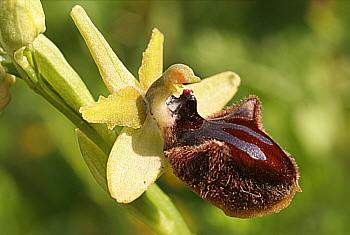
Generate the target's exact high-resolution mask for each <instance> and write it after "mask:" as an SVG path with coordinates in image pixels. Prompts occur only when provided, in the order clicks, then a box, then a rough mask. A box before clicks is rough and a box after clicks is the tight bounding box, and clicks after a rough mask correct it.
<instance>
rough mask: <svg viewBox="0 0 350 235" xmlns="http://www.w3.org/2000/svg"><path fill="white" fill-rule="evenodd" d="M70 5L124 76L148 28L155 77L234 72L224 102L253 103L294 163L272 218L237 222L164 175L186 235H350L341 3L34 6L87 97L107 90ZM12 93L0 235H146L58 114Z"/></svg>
mask: <svg viewBox="0 0 350 235" xmlns="http://www.w3.org/2000/svg"><path fill="white" fill-rule="evenodd" d="M76 4H80V5H82V6H83V7H84V8H85V9H86V11H87V13H88V14H89V16H90V17H91V19H92V20H93V22H94V23H95V24H96V26H97V27H98V28H99V29H100V30H101V32H102V33H103V34H104V36H105V37H106V39H107V40H108V41H109V43H110V44H111V45H112V47H113V48H114V50H115V51H116V52H117V54H118V56H119V57H120V59H121V60H122V61H123V62H124V64H125V65H126V66H127V67H128V68H129V70H130V71H131V72H132V73H133V74H134V75H137V71H138V67H139V66H140V64H141V54H142V52H143V51H144V50H145V48H146V46H147V43H148V41H149V38H150V35H151V30H152V28H154V27H157V28H158V29H159V30H160V31H161V32H162V33H164V35H165V48H164V63H165V64H164V67H165V68H167V67H168V66H170V65H171V64H174V63H184V64H188V65H190V66H191V67H192V68H193V69H194V71H195V73H196V74H197V75H198V76H200V77H202V78H205V77H208V76H211V75H213V74H216V73H219V72H222V71H227V70H230V71H234V72H236V73H238V74H239V75H240V76H241V79H242V84H241V86H240V88H239V91H238V93H237V94H236V96H235V97H234V99H233V101H232V102H234V101H237V100H240V99H242V98H243V97H246V96H248V95H249V94H256V95H258V96H259V97H260V98H261V100H262V103H263V106H264V115H263V123H264V127H265V129H266V130H267V132H268V133H269V134H270V135H271V136H273V138H274V139H275V140H276V142H278V143H279V144H280V145H281V146H282V147H283V148H285V149H286V150H287V151H289V152H290V153H291V154H292V156H293V157H294V158H295V159H296V161H297V163H298V165H299V168H300V174H301V178H300V185H301V187H302V189H303V193H297V194H296V196H295V198H294V200H293V202H292V203H291V205H290V206H289V207H288V208H287V209H284V210H283V211H281V212H280V213H278V214H273V215H269V216H265V217H262V218H260V217H259V218H253V219H246V220H242V219H236V218H230V217H227V216H225V215H224V214H223V212H222V211H221V210H219V209H217V208H216V207H214V206H211V205H210V204H209V203H206V202H205V201H203V200H202V199H201V198H199V197H198V196H197V195H195V194H194V193H192V192H191V191H190V190H189V189H188V188H187V186H186V185H185V184H183V183H181V182H180V181H178V180H177V179H176V178H175V177H174V176H173V175H172V173H171V171H168V172H167V173H166V174H165V175H163V176H162V177H161V179H160V180H158V183H159V185H160V187H161V188H162V189H163V190H164V191H165V192H166V193H167V194H168V195H169V196H170V197H171V198H172V200H173V201H174V202H175V204H176V205H177V207H178V208H179V209H180V210H181V211H182V213H183V214H184V216H185V218H186V220H187V221H188V223H189V224H190V226H191V228H192V230H193V232H194V233H196V234H348V233H349V232H350V223H349V221H350V212H349V211H350V202H349V195H350V182H349V181H350V127H349V126H350V92H349V91H350V79H349V76H350V2H348V1H326V0H324V1H310V0H309V1H188V2H186V1H181V2H180V1H170V2H167V1H152V2H143V1H80V2H79V1H43V7H44V10H45V13H46V25H47V30H46V33H45V34H46V36H47V37H49V38H50V39H51V40H52V41H53V42H55V43H56V44H57V45H58V47H59V48H60V49H61V50H62V52H63V54H64V55H65V56H66V58H67V60H68V61H69V62H70V63H71V65H72V66H73V68H74V69H76V71H77V72H78V73H79V74H80V75H81V77H82V78H83V80H84V81H85V82H86V84H87V86H88V87H89V89H90V90H91V92H92V94H93V95H94V97H95V98H97V97H98V96H99V95H105V96H106V95H108V92H107V89H106V88H105V87H104V85H103V83H102V81H101V79H100V76H99V74H98V70H97V68H96V66H95V65H94V63H93V60H92V58H91V56H90V55H89V52H88V49H87V47H86V46H85V45H84V42H83V40H82V38H81V36H80V35H79V33H78V30H77V29H76V27H75V26H74V23H73V21H72V20H71V18H70V15H69V13H70V10H71V8H72V7H73V6H74V5H76ZM11 93H12V102H11V103H10V105H9V106H8V107H7V108H6V109H5V110H4V111H3V112H2V113H1V115H0V233H1V234H74V235H75V234H154V233H153V232H152V231H151V230H150V229H149V228H147V227H146V226H145V225H144V224H143V223H141V222H139V221H138V220H137V219H135V218H133V217H132V216H130V215H128V214H127V213H126V212H125V211H124V210H123V209H122V208H121V207H119V206H118V205H117V203H115V202H114V201H113V200H112V199H110V198H109V197H108V195H107V194H106V193H105V192H104V191H103V190H102V189H101V188H99V186H98V185H97V183H96V182H95V181H94V180H93V178H92V176H91V174H90V172H89V170H88V168H87V167H86V166H85V164H84V162H83V159H82V157H81V155H80V153H79V150H78V145H77V140H76V138H75V133H74V126H73V125H72V124H70V122H69V121H68V120H67V119H66V118H65V117H64V116H63V115H61V114H60V113H59V112H57V111H56V110H55V109H54V108H53V107H51V106H50V105H49V104H48V103H47V102H46V101H45V100H44V99H43V98H41V97H40V96H38V95H37V94H35V93H34V92H33V91H32V90H30V89H29V88H28V87H27V85H26V84H25V83H24V82H23V81H21V80H17V82H16V83H15V84H14V85H13V86H12V87H11Z"/></svg>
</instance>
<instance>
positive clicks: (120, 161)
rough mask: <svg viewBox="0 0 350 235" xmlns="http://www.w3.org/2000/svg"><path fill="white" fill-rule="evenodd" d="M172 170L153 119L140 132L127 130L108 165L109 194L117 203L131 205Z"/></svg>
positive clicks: (124, 130)
mask: <svg viewBox="0 0 350 235" xmlns="http://www.w3.org/2000/svg"><path fill="white" fill-rule="evenodd" d="M168 167H169V165H168V162H167V160H166V159H165V157H164V155H163V141H162V139H161V135H160V132H159V129H158V127H157V126H156V123H155V122H154V120H153V119H152V117H148V118H147V119H146V121H145V124H144V125H143V126H142V128H140V129H132V128H128V127H124V128H123V130H122V131H121V133H120V134H119V136H118V138H117V140H116V142H115V143H114V146H113V148H112V151H111V153H110V155H109V159H108V163H107V182H108V189H109V192H110V194H111V196H112V197H113V198H115V199H116V200H117V202H119V203H130V202H132V201H134V200H135V199H137V198H138V197H139V196H141V195H142V194H143V193H144V192H145V191H146V190H147V189H148V188H149V187H150V186H151V185H152V184H153V183H154V182H155V181H156V180H157V178H158V177H159V176H160V175H162V174H163V172H164V171H166V170H167V169H168Z"/></svg>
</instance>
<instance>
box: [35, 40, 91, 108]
mask: <svg viewBox="0 0 350 235" xmlns="http://www.w3.org/2000/svg"><path fill="white" fill-rule="evenodd" d="M33 45H34V57H35V60H36V63H37V65H38V68H39V73H40V74H41V75H42V76H43V77H44V78H45V80H46V81H47V82H48V83H49V84H50V85H51V86H52V88H53V89H54V90H55V92H57V93H58V94H59V95H60V96H61V97H62V98H63V99H64V101H65V102H66V103H67V104H68V105H69V106H70V107H71V108H73V109H74V110H75V111H78V110H79V108H80V107H81V106H87V105H91V104H92V103H94V102H95V100H94V98H93V97H92V96H91V94H90V92H89V90H88V89H87V88H86V86H85V84H84V82H83V81H82V80H81V79H80V77H79V75H78V74H77V73H76V72H75V71H74V70H73V69H72V67H71V66H70V65H69V64H68V62H67V61H66V59H65V58H64V56H63V55H62V53H61V52H60V50H59V49H58V48H57V47H56V45H55V44H53V43H52V42H51V41H50V40H49V39H47V38H46V37H45V36H44V35H43V34H40V35H39V36H38V37H37V39H35V41H34V43H33Z"/></svg>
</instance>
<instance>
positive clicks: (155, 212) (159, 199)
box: [124, 183, 192, 235]
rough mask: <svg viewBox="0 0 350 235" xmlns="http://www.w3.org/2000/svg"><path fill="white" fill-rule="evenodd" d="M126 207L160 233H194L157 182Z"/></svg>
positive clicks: (185, 234) (184, 234) (182, 234)
mask: <svg viewBox="0 0 350 235" xmlns="http://www.w3.org/2000/svg"><path fill="white" fill-rule="evenodd" d="M124 207H125V209H126V210H127V211H128V212H129V213H130V214H132V215H133V216H135V217H136V218H138V219H140V220H141V221H143V222H144V223H145V224H147V225H148V226H149V227H150V228H152V229H153V230H154V231H155V232H156V233H158V234H178V235H187V234H188V235H189V234H192V232H191V230H190V228H189V226H188V224H187V223H186V221H185V219H184V218H183V216H182V215H181V213H180V212H179V211H178V209H177V208H176V207H175V205H174V204H173V203H172V201H171V199H170V198H169V197H168V196H167V195H166V194H165V193H164V192H163V191H162V190H161V189H160V188H159V187H158V185H157V184H156V183H154V184H153V185H152V186H151V187H150V188H149V189H148V190H147V191H146V192H145V193H144V194H143V195H142V196H141V197H139V198H138V199H136V200H135V201H133V202H132V203H130V204H124Z"/></svg>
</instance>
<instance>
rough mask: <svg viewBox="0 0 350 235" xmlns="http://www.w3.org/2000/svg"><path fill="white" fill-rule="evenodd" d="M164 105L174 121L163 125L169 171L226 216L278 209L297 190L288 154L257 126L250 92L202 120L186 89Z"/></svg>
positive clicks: (257, 106) (255, 104)
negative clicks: (237, 102)
mask: <svg viewBox="0 0 350 235" xmlns="http://www.w3.org/2000/svg"><path fill="white" fill-rule="evenodd" d="M167 106H168V108H169V110H170V112H171V114H172V115H173V117H174V118H175V123H174V124H173V125H172V126H171V127H167V128H165V129H164V130H163V138H164V154H165V156H166V157H167V159H168V161H169V162H170V164H171V166H172V167H173V170H174V174H175V175H176V176H177V177H179V178H180V179H181V180H182V181H184V182H185V183H187V185H188V186H189V188H190V189H192V190H193V191H194V192H196V193H197V194H198V195H200V196H201V197H202V198H203V199H205V200H206V201H208V202H210V203H212V204H213V205H215V206H217V207H219V208H221V209H222V210H223V211H224V212H225V214H226V215H228V216H233V217H239V218H251V217H254V216H263V215H268V214H271V213H274V212H279V211H280V210H282V209H284V208H286V207H287V206H288V205H289V204H290V202H291V200H292V198H293V196H294V194H295V192H296V191H301V189H300V187H299V185H298V179H299V174H298V171H297V166H296V164H295V163H294V159H292V158H290V157H289V154H288V153H286V152H285V151H284V150H282V149H281V148H280V147H279V146H278V145H277V144H276V143H275V142H274V141H273V140H272V139H271V138H270V137H269V136H268V135H267V134H266V133H265V132H264V130H263V129H262V125H261V124H260V102H259V99H258V98H257V97H256V96H250V97H249V98H247V99H245V100H243V101H242V102H240V103H239V104H237V105H235V106H232V107H229V108H227V109H226V110H224V111H221V112H219V113H217V114H214V115H212V116H211V117H209V118H207V119H204V118H202V117H201V116H200V115H198V113H197V102H196V98H195V97H194V95H193V92H192V90H190V89H185V90H184V92H183V94H182V95H181V96H180V97H179V98H176V97H174V96H172V97H170V98H169V99H168V100H167Z"/></svg>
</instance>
